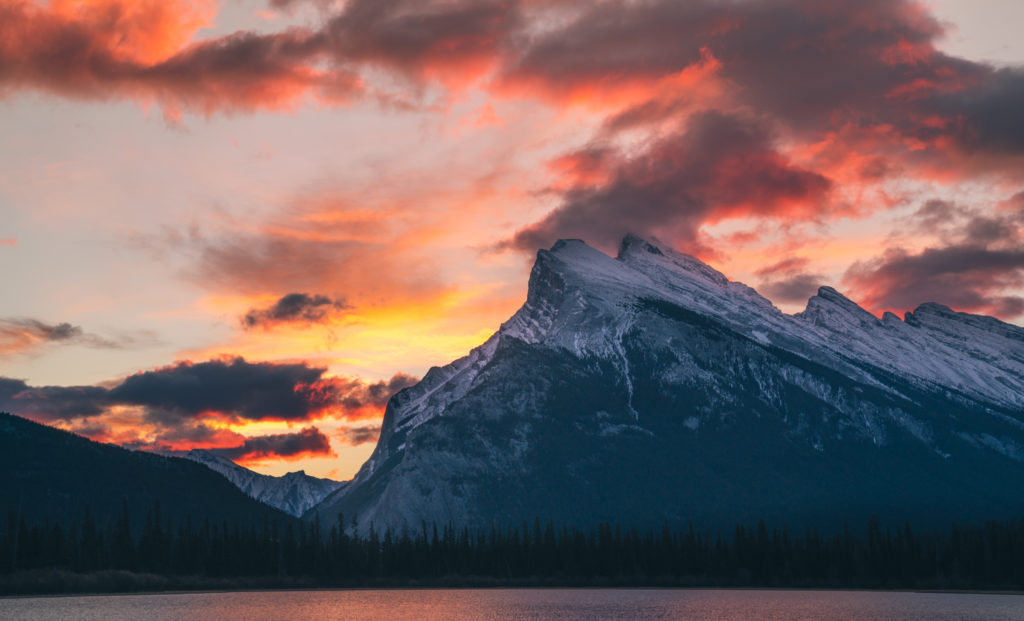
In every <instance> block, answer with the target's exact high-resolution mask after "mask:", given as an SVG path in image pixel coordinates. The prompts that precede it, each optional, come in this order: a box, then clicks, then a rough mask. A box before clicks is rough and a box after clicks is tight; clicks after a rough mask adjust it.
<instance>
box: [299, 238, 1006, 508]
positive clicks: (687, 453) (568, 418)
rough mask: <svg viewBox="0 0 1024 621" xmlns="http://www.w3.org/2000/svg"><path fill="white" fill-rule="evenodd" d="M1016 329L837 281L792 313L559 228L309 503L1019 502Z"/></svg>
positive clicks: (640, 246) (697, 265) (627, 244)
mask: <svg viewBox="0 0 1024 621" xmlns="http://www.w3.org/2000/svg"><path fill="white" fill-rule="evenodd" d="M1022 421H1024V329H1021V328H1019V327H1016V326H1013V325H1010V324H1006V323H1003V322H1000V321H998V320H995V319H992V318H990V317H981V316H975V315H968V314H964V313H956V312H953V311H952V310H950V309H948V308H946V307H943V306H939V305H936V304H924V305H922V306H920V307H918V308H917V309H916V310H915V311H914V312H913V313H908V314H907V315H906V317H905V318H904V319H903V320H901V319H899V318H898V317H896V316H894V315H892V314H886V315H885V316H884V317H883V318H882V319H878V318H876V317H875V316H873V315H871V314H870V313H868V312H867V311H865V310H863V309H861V308H860V307H858V306H857V305H856V304H855V303H853V302H852V301H850V300H848V299H847V298H845V297H843V296H842V295H841V294H840V293H838V292H837V291H835V290H834V289H831V288H828V287H823V288H822V289H821V290H819V292H818V295H816V296H814V297H813V298H811V300H810V301H809V302H808V305H807V309H806V310H805V311H803V312H802V313H798V314H796V315H786V314H784V313H782V312H781V311H779V310H778V309H776V308H775V307H774V306H773V305H772V304H771V302H769V301H768V300H767V299H765V298H763V297H761V296H760V295H759V294H758V293H757V292H756V291H754V290H753V289H751V288H750V287H747V286H746V285H743V284H741V283H737V282H730V281H729V280H728V279H726V278H725V277H724V276H723V275H722V274H720V273H718V272H716V271H715V270H713V269H712V268H710V267H709V266H707V265H705V264H704V263H701V262H700V261H698V260H697V259H695V258H693V257H690V256H687V255H683V254H679V253H676V252H674V251H672V250H670V249H668V248H663V247H659V246H656V245H653V244H650V243H647V242H645V241H643V240H641V239H638V238H635V237H627V238H626V239H625V240H624V241H623V243H622V247H621V250H620V253H619V255H618V257H617V258H611V257H608V256H606V255H604V254H603V253H601V252H599V251H597V250H594V249H592V248H590V247H588V246H587V245H585V244H584V243H583V242H580V241H576V240H563V241H559V242H558V243H557V244H555V246H554V247H552V248H551V250H545V251H541V252H539V253H538V256H537V261H536V264H535V265H534V268H533V271H532V273H531V276H530V287H529V293H528V297H527V301H526V303H525V304H524V305H523V307H522V308H520V310H519V311H518V312H516V314H515V315H514V316H513V317H512V318H511V319H509V320H508V321H507V322H506V323H505V324H503V325H502V326H501V328H500V329H499V330H498V331H497V332H496V333H495V334H494V335H493V336H492V337H491V338H490V339H489V340H488V341H487V342H486V343H484V344H483V345H481V346H480V347H478V348H477V349H474V350H473V351H472V352H470V354H469V355H468V356H466V357H465V358H462V359H459V360H456V361H455V362H453V363H451V364H449V365H447V366H445V367H440V368H433V369H431V370H430V371H429V372H428V373H427V374H426V376H425V377H424V378H423V380H422V381H421V382H420V383H419V384H417V385H416V386H413V387H411V388H409V389H406V390H404V391H402V392H400V393H399V394H397V395H395V397H393V398H392V400H391V402H390V403H389V405H388V408H387V412H386V415H385V419H384V424H383V430H382V433H381V437H380V440H379V443H378V446H377V448H376V450H375V451H374V453H373V455H372V456H371V457H370V459H369V460H368V461H367V463H366V464H365V465H364V466H363V468H362V469H361V470H360V472H359V473H358V475H357V476H356V478H355V479H354V480H353V481H352V483H351V484H350V485H348V486H346V487H345V488H343V489H341V490H338V491H336V492H334V493H332V494H331V495H330V496H328V497H327V498H326V499H325V500H324V501H323V502H321V503H320V504H319V505H318V506H317V507H315V508H314V510H311V511H310V512H307V516H310V515H312V513H313V512H314V511H316V512H319V513H320V515H321V518H322V519H323V518H324V516H329V517H328V519H333V517H334V515H335V514H337V513H338V512H344V513H345V515H346V516H356V517H357V518H358V519H359V521H360V524H362V525H363V527H364V528H365V527H368V525H369V523H370V522H373V523H375V524H376V525H377V527H378V528H383V527H385V526H392V527H400V526H401V525H402V524H403V523H408V524H410V525H412V526H418V525H419V524H420V523H421V522H427V523H429V522H438V523H447V522H449V521H451V522H454V523H456V524H465V525H471V526H483V525H490V524H491V523H492V522H496V523H499V524H510V523H517V522H518V521H520V520H522V519H532V518H533V517H534V516H539V517H541V518H551V519H555V520H556V521H566V522H574V523H581V524H592V523H594V522H596V521H598V520H618V521H622V522H626V523H634V524H638V525H640V524H644V525H651V524H660V523H662V522H663V521H666V520H668V521H669V522H675V523H684V522H686V521H693V522H694V523H695V524H698V525H701V526H706V527H711V526H715V525H717V524H723V523H724V524H732V523H734V522H737V521H747V520H755V519H759V518H765V519H769V520H773V521H775V522H776V523H788V524H791V525H794V526H795V525H807V524H815V525H822V526H827V525H835V524H841V523H842V521H843V520H857V519H862V518H866V517H867V516H869V515H872V514H877V515H879V516H882V517H885V518H889V519H894V520H895V519H901V520H902V519H914V520H916V521H917V522H921V521H928V520H934V521H935V522H938V523H945V522H947V521H948V520H949V519H975V518H995V517H1003V516H1009V515H1019V513H1020V512H1021V511H1024V496H1022V495H1021V494H1020V493H1019V490H1020V489H1022V488H1021V485H1022V484H1024V422H1022Z"/></svg>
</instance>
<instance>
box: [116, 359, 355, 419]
mask: <svg viewBox="0 0 1024 621" xmlns="http://www.w3.org/2000/svg"><path fill="white" fill-rule="evenodd" d="M325 372H326V369H324V368H318V367H311V366H308V365H307V364H305V363H295V364H277V363H269V362H255V363H254V362H247V361H246V360H244V359H243V358H231V359H222V360H210V361H208V362H197V363H189V362H179V363H177V364H175V365H173V366H170V367H164V368H161V369H157V370H155V371H144V372H142V373H136V374H135V375H131V376H129V377H127V378H126V379H125V380H124V382H122V383H121V384H120V385H119V386H117V387H115V388H113V389H111V391H110V398H111V399H113V400H115V401H117V402H120V403H127V404H132V405H139V406H144V407H145V408H147V411H148V412H150V413H151V415H152V416H154V417H158V418H160V419H161V420H166V418H167V417H171V418H195V417H198V416H200V415H203V414H204V413H207V412H216V413H219V414H221V415H223V416H226V417H230V418H237V419H239V420H268V419H269V420H304V419H308V418H311V417H315V416H317V415H318V414H320V413H321V412H322V411H323V410H324V409H326V408H328V407H330V405H331V404H332V403H333V400H334V398H335V395H334V394H333V393H332V392H331V391H330V390H321V386H319V385H318V382H320V381H321V380H322V379H323V375H324V373H325Z"/></svg>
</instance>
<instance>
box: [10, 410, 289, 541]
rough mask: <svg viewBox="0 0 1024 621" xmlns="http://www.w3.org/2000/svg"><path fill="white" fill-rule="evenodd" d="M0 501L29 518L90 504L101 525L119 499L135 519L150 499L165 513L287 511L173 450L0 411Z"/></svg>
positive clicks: (67, 518) (215, 515)
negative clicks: (122, 442)
mask: <svg viewBox="0 0 1024 621" xmlns="http://www.w3.org/2000/svg"><path fill="white" fill-rule="evenodd" d="M0 473H2V478H0V508H2V510H4V511H6V510H7V508H9V507H10V508H14V509H16V510H18V509H20V511H21V512H22V513H23V514H24V515H25V516H26V518H27V519H29V520H30V521H49V522H58V521H61V522H77V521H78V520H79V519H80V518H81V516H82V514H83V511H84V509H85V506H86V505H88V506H89V510H90V513H91V514H92V516H93V517H94V518H95V519H96V520H97V522H98V523H99V524H100V525H104V524H107V523H109V522H110V521H112V520H114V519H116V516H117V515H119V514H120V512H121V510H122V499H124V500H126V501H127V502H128V506H129V510H130V513H131V515H132V517H133V520H134V526H135V527H136V528H139V527H141V526H142V523H143V519H144V517H145V515H146V513H147V512H149V511H150V510H151V509H153V507H154V506H155V504H156V503H159V505H160V512H161V516H162V519H163V520H165V521H166V520H170V521H171V523H172V524H176V523H178V522H180V521H181V520H184V519H185V518H186V517H191V519H192V520H193V523H201V522H202V521H203V520H206V519H209V520H210V521H211V523H213V524H220V523H221V522H223V521H227V522H228V523H230V524H233V525H234V524H238V525H245V524H251V525H255V526H261V525H263V524H264V523H269V522H272V521H277V522H278V523H279V524H282V525H283V524H285V523H287V522H288V521H290V520H291V519H292V518H291V517H290V516H288V515H285V514H284V513H281V512H280V511H278V510H277V509H274V508H272V507H269V506H267V505H265V504H263V503H261V502H257V501H256V500H253V499H252V498H249V497H248V496H247V495H245V494H244V493H242V491H241V490H239V489H238V488H236V487H235V486H234V485H232V484H231V483H230V482H229V481H228V480H226V479H225V478H224V477H223V476H221V475H219V474H217V473H215V472H212V471H211V470H210V469H209V468H206V467H204V466H201V465H199V464H197V463H194V462H192V461H189V460H186V459H180V458H177V457H165V456H161V455H154V454H152V453H145V452H142V451H129V450H126V449H123V448H120V447H118V446H113V445H111V444H101V443H99V442H93V441H91V440H87V439H86V438H83V437H80V436H77V435H75V434H72V433H68V432H66V431H62V430H59V429H54V428H52V427H47V426H45V425H40V424H38V423H34V422H32V421H29V420H26V419H24V418H20V417H17V416H12V415H10V414H0Z"/></svg>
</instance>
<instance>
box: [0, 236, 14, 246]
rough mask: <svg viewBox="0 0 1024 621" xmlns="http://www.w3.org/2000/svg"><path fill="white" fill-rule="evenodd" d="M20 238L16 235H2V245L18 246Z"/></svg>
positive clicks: (0, 238)
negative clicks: (15, 236)
mask: <svg viewBox="0 0 1024 621" xmlns="http://www.w3.org/2000/svg"><path fill="white" fill-rule="evenodd" d="M17 245H18V240H17V238H14V237H0V246H11V247H14V246H17Z"/></svg>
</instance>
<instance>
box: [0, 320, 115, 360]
mask: <svg viewBox="0 0 1024 621" xmlns="http://www.w3.org/2000/svg"><path fill="white" fill-rule="evenodd" d="M129 341H130V339H127V338H125V339H121V340H119V341H114V340H111V339H106V338H103V337H101V336H97V335H95V334H90V333H88V332H85V331H84V330H82V328H81V327H79V326H74V325H71V324H70V323H66V322H64V323H56V324H49V323H45V322H42V321H39V320H38V319H29V318H6V319H0V356H10V355H13V354H20V353H24V352H27V351H31V350H34V349H37V348H40V347H43V346H46V345H50V344H68V345H82V346H85V347H97V348H102V349H115V348H118V347H122V346H124V345H126V344H128V342H129Z"/></svg>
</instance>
